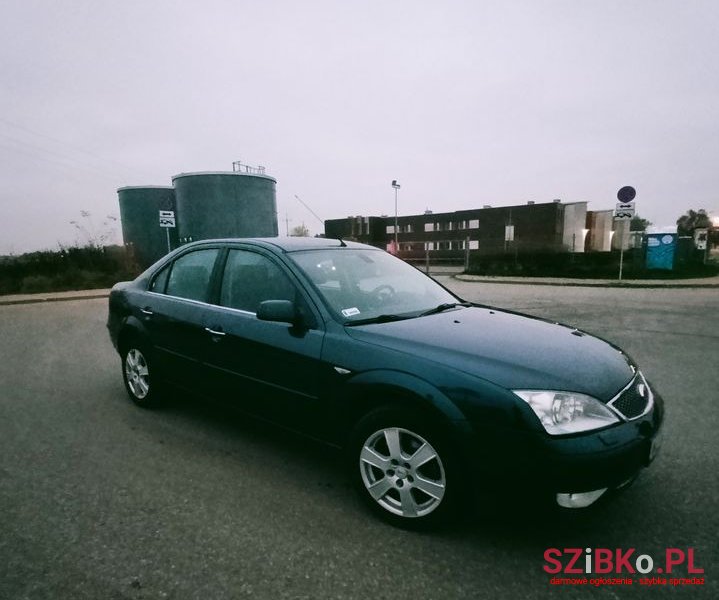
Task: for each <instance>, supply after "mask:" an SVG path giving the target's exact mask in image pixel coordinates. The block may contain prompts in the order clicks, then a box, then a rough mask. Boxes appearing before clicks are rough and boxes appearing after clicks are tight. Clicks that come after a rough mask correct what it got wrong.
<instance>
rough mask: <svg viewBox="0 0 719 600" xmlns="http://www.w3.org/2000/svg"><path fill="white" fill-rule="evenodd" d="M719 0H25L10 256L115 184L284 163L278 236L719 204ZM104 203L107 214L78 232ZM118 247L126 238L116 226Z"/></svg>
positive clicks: (670, 212)
mask: <svg viewBox="0 0 719 600" xmlns="http://www.w3.org/2000/svg"><path fill="white" fill-rule="evenodd" d="M717 32H719V2H717V1H716V0H707V1H698V0H689V1H687V0H676V1H671V2H670V1H660V0H642V1H639V0H636V1H632V0H621V1H613V0H601V1H578V0H567V1H543V0H533V1H526V2H513V1H510V0H501V1H481V0H474V1H467V2H452V1H444V2H423V1H418V0H413V1H408V2H392V1H391V0H384V1H381V2H372V1H363V2H347V1H342V2H341V1H335V2H329V1H327V2H313V1H311V0H308V1H305V2H296V1H287V2H275V1H272V0H267V1H264V2H258V1H253V2H243V1H234V2H229V1H228V2H220V1H211V0H210V1H208V0H204V1H202V2H189V1H177V0H175V1H172V2H170V1H150V0H145V1H128V0H123V1H122V2H112V3H110V2H102V1H98V0H75V1H71V2H69V1H58V0H54V1H35V0H7V1H6V2H3V3H2V8H0V81H1V82H2V85H1V86H0V254H6V253H10V252H14V253H20V252H24V251H27V250H34V249H40V248H53V247H54V248H57V245H58V243H63V244H66V243H74V242H75V241H76V240H77V241H79V242H80V243H83V242H84V241H85V240H84V239H83V236H82V235H79V233H78V232H77V231H76V230H75V229H74V226H73V225H71V224H70V221H73V220H79V221H80V222H81V223H84V224H85V225H86V226H87V228H88V229H91V228H92V227H94V228H95V229H96V230H98V231H99V230H100V229H101V228H102V226H101V223H102V221H103V220H105V218H106V216H107V215H114V216H119V207H118V201H117V193H116V189H117V188H118V187H120V186H124V185H170V183H171V181H170V179H171V176H172V175H175V174H177V173H181V172H188V171H202V170H231V168H232V161H234V160H242V161H243V162H246V163H249V164H253V165H257V164H259V165H265V166H266V168H267V173H268V174H270V175H272V176H274V177H276V178H277V181H278V183H277V205H278V211H279V221H280V232H281V233H284V231H285V221H284V219H285V216H286V215H287V216H288V217H289V219H291V221H290V227H293V226H295V225H299V224H301V223H303V222H304V223H305V224H306V225H307V226H308V227H309V228H310V231H311V232H312V233H313V234H314V233H319V232H321V231H322V225H321V224H320V223H319V222H318V221H317V220H316V219H315V218H314V217H313V216H312V214H311V213H309V212H308V211H307V210H306V209H305V208H304V207H303V206H302V205H301V204H300V203H299V202H298V201H297V200H296V199H295V197H294V195H295V194H297V195H298V196H299V197H300V198H302V200H303V201H304V202H305V203H307V204H308V205H309V206H310V207H311V208H312V209H313V210H314V212H316V213H317V214H318V215H320V217H322V218H323V219H328V218H337V217H345V216H348V215H358V214H362V215H378V214H393V212H394V194H393V190H392V188H391V185H390V184H391V181H392V180H393V179H397V180H398V181H399V182H400V184H401V185H402V189H401V190H400V193H399V204H400V214H412V213H418V212H422V211H424V210H425V209H426V208H429V209H431V210H433V211H435V212H439V211H451V210H458V209H465V208H475V207H480V206H482V205H484V204H491V205H493V206H506V205H511V204H520V203H522V204H523V203H526V202H527V200H534V201H536V202H545V201H551V200H552V199H554V198H561V199H562V200H564V201H577V200H587V201H589V208H590V209H595V210H600V209H608V208H613V207H614V203H615V202H616V196H615V194H616V191H617V189H618V188H620V187H621V186H623V185H633V186H634V187H636V188H637V191H638V195H637V209H638V212H639V213H640V214H641V215H642V216H644V217H646V218H648V219H650V220H651V221H653V222H654V223H655V224H657V225H663V224H672V223H674V222H675V221H676V218H677V217H678V216H679V215H680V214H682V213H683V212H684V211H686V210H687V209H688V208H695V209H696V208H702V207H703V208H706V209H708V210H711V211H715V212H718V213H719V164H718V161H717V159H718V158H719V34H718V33H717ZM80 211H89V212H90V214H91V216H90V217H81V212H80ZM116 229H117V236H116V241H120V240H121V237H120V228H119V223H118V224H117V225H116Z"/></svg>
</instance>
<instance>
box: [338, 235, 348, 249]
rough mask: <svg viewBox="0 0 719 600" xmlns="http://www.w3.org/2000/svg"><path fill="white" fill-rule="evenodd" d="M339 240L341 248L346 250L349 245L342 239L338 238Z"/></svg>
mask: <svg viewBox="0 0 719 600" xmlns="http://www.w3.org/2000/svg"><path fill="white" fill-rule="evenodd" d="M337 239H338V240H339V243H340V248H346V247H347V244H345V243H344V241H343V240H342V238H341V237H338V238H337Z"/></svg>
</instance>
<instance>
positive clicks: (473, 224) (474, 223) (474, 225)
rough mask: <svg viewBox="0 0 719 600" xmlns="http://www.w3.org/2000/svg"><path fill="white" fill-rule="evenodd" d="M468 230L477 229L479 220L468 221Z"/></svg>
mask: <svg viewBox="0 0 719 600" xmlns="http://www.w3.org/2000/svg"><path fill="white" fill-rule="evenodd" d="M468 229H479V219H470V220H469V227H468Z"/></svg>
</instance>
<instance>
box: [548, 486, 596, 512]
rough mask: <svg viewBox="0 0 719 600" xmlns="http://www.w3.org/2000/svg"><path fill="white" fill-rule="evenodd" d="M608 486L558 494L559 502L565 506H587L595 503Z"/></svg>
mask: <svg viewBox="0 0 719 600" xmlns="http://www.w3.org/2000/svg"><path fill="white" fill-rule="evenodd" d="M607 489H608V488H602V489H601V490H594V491H592V492H580V493H578V494H557V504H559V506H561V507H563V508H585V507H587V506H589V505H590V504H594V503H595V502H596V501H597V500H599V498H601V497H602V495H603V494H604V492H606V491H607Z"/></svg>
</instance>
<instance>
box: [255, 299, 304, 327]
mask: <svg viewBox="0 0 719 600" xmlns="http://www.w3.org/2000/svg"><path fill="white" fill-rule="evenodd" d="M257 318H258V319H260V321H276V322H279V323H291V324H292V325H295V324H297V322H298V320H299V316H298V314H297V309H296V308H295V305H294V303H293V302H290V301H289V300H265V301H264V302H260V305H259V307H258V308H257Z"/></svg>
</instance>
